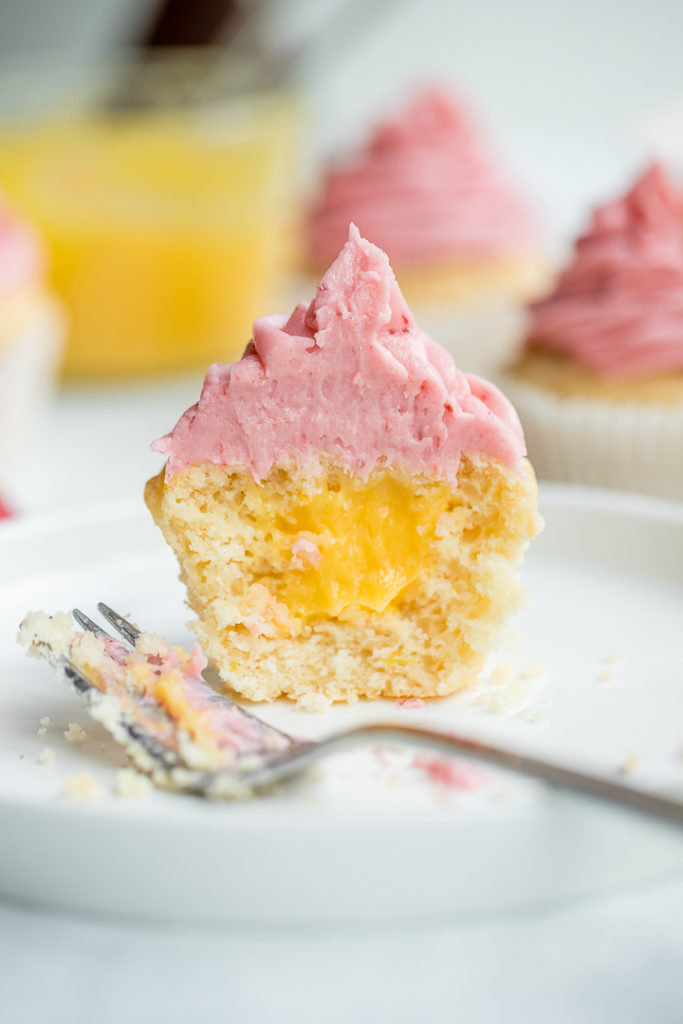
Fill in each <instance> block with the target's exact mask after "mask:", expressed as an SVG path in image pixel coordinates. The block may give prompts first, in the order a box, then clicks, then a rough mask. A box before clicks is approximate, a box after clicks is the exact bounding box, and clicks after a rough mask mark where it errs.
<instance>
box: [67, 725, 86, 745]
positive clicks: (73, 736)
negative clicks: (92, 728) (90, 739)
mask: <svg viewBox="0 0 683 1024" xmlns="http://www.w3.org/2000/svg"><path fill="white" fill-rule="evenodd" d="M87 735H88V734H87V733H86V731H85V729H84V728H83V727H82V726H81V725H79V723H78V722H69V728H68V729H65V730H64V739H65V740H66V741H67V743H82V742H83V740H84V739H85V738H86V737H87Z"/></svg>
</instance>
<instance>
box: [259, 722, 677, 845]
mask: <svg viewBox="0 0 683 1024" xmlns="http://www.w3.org/2000/svg"><path fill="white" fill-rule="evenodd" d="M371 740H399V741H403V742H404V743H408V744H411V745H415V746H419V747H428V748H429V749H431V750H439V751H441V752H443V753H445V754H461V755H465V756H467V757H471V758H473V759H474V760H477V761H483V762H484V763H485V764H489V765H495V766H496V767H497V768H504V769H506V770H508V771H512V772H517V773H518V774H521V775H526V776H528V777H530V778H533V779H542V780H543V781H544V782H548V783H550V784H551V785H553V786H558V787H560V788H562V789H567V790H571V791H572V792H575V793H581V794H584V795H586V796H590V797H595V798H597V799H599V800H603V801H605V802H607V803H611V804H618V805H619V806H621V807H626V808H630V809H631V810H636V811H641V812H643V813H645V814H649V815H652V816H654V817H656V818H660V819H664V820H666V821H669V822H674V823H675V824H677V825H683V803H681V802H680V801H677V800H671V799H669V798H668V797H664V796H658V795H657V794H656V793H648V792H646V791H644V790H641V789H635V788H634V787H633V786H627V785H625V784H624V783H622V782H616V781H613V780H611V779H608V778H605V777H603V776H600V775H592V774H590V773H588V772H580V771H576V770H575V769H574V768H568V767H566V766H564V765H560V764H556V763H554V762H552V761H545V760H542V759H540V758H537V757H531V756H529V755H527V754H522V753H519V752H518V751H514V750H509V749H506V748H505V747H499V746H496V745H495V744H492V743H485V742H483V741H481V740H475V739H471V738H469V737H466V736H457V735H454V734H453V733H442V732H438V731H436V730H434V729H424V728H420V727H419V726H410V725H394V724H393V723H377V724H374V725H360V726H357V727H356V728H354V729H349V730H347V731H345V732H340V733H336V734H334V735H332V736H328V737H327V738H326V739H324V740H321V741H320V742H318V743H310V744H303V745H302V746H301V747H300V748H299V750H297V751H294V752H292V751H290V752H288V753H287V754H286V755H285V757H283V758H281V759H277V760H273V761H271V762H270V763H269V764H268V765H267V766H265V767H263V768H260V769H258V770H257V771H255V772H254V773H253V775H251V776H250V778H249V783H250V785H253V786H254V787H255V788H259V787H261V786H267V785H269V784H270V783H272V782H278V781H281V780H283V779H286V778H289V777H291V776H293V775H298V774H299V773H300V772H301V771H303V770H304V769H305V768H306V767H307V766H308V765H309V764H312V763H313V762H314V761H317V760H319V759H320V758H322V757H325V756H326V755H327V754H328V753H332V752H333V751H334V750H337V749H339V748H342V747H349V746H357V745H359V744H363V743H368V742H369V741H371Z"/></svg>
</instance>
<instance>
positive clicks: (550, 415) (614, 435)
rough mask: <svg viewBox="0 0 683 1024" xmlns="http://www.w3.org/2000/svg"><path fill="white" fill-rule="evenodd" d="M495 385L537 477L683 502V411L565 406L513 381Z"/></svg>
mask: <svg viewBox="0 0 683 1024" xmlns="http://www.w3.org/2000/svg"><path fill="white" fill-rule="evenodd" d="M497 383H498V384H499V386H500V387H501V389H502V390H503V391H504V393H505V394H506V395H507V397H508V398H509V399H510V401H511V402H512V404H513V405H514V406H515V408H516V409H517V412H518V414H519V418H520V420H521V421H522V426H523V428H524V433H525V436H526V443H527V448H528V451H529V458H530V459H531V461H532V463H533V465H534V468H535V470H536V474H537V476H538V477H540V478H542V479H547V480H565V481H569V482H572V483H582V484H589V485H591V486H596V487H615V488H619V489H620V490H630V491H639V492H640V493H642V494H651V495H656V496H658V497H660V498H673V499H675V500H678V501H683V403H681V404H680V405H663V404H661V405H655V404H654V403H651V404H642V405H637V404H635V403H634V404H626V403H616V402H608V401H599V400H595V399H583V398H562V397H559V396H556V395H554V394H552V393H550V392H547V391H543V390H541V389H540V388H536V387H532V386H531V385H528V384H525V383H523V382H521V381H519V380H517V379H515V378H514V377H512V376H509V375H504V376H500V377H499V378H498V380H497Z"/></svg>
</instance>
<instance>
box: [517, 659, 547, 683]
mask: <svg viewBox="0 0 683 1024" xmlns="http://www.w3.org/2000/svg"><path fill="white" fill-rule="evenodd" d="M546 672H547V668H546V666H545V665H544V664H543V662H542V661H529V662H527V664H526V665H525V666H524V667H523V668H522V670H521V672H520V673H519V674H520V677H521V678H522V679H539V678H540V677H541V676H544V675H545V674H546Z"/></svg>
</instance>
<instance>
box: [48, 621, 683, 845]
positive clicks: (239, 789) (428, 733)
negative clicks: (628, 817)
mask: <svg viewBox="0 0 683 1024" xmlns="http://www.w3.org/2000/svg"><path fill="white" fill-rule="evenodd" d="M97 607H98V610H99V611H100V613H101V615H102V616H103V617H104V618H105V619H106V620H107V622H108V623H109V624H110V625H111V626H113V628H114V629H115V630H116V632H117V633H118V634H119V636H120V637H121V638H122V639H123V641H124V642H125V644H126V645H128V646H126V648H125V649H126V650H127V651H130V650H133V649H134V648H135V644H136V642H137V641H138V639H139V638H140V636H141V630H139V629H138V628H137V626H134V625H133V624H132V623H131V622H129V621H128V620H127V619H125V618H124V617H123V616H122V615H119V614H118V612H115V611H114V610H113V609H112V608H110V607H109V606H108V605H106V604H104V603H99V604H98V605H97ZM73 616H74V618H75V619H76V621H77V622H78V623H79V625H80V626H82V627H83V629H84V630H87V631H88V632H90V633H92V634H94V635H95V636H96V637H99V638H101V639H102V640H103V641H104V642H105V643H106V644H109V645H110V649H112V650H114V648H111V645H118V647H119V648H121V646H122V645H121V641H120V640H118V639H117V638H115V637H112V636H111V634H109V633H107V632H105V630H103V629H102V628H101V627H100V626H98V625H97V624H96V623H95V622H93V620H92V619H90V618H89V617H88V616H87V615H85V614H84V612H82V611H80V610H79V609H74V611H73ZM33 647H34V650H37V653H39V654H41V655H43V656H44V657H47V658H48V660H50V661H51V662H52V664H53V665H56V666H57V667H58V668H59V669H60V670H61V671H62V672H63V674H64V675H66V676H67V678H68V679H70V680H71V682H72V683H73V684H74V686H75V687H76V689H77V690H78V691H79V692H80V693H82V694H85V695H86V696H87V698H88V702H89V710H90V712H91V714H92V715H93V717H95V718H96V719H97V720H98V721H100V722H102V724H103V725H104V726H105V727H106V728H107V729H108V730H109V732H110V733H111V734H112V735H113V736H114V738H115V739H116V740H117V741H118V742H120V743H121V744H122V745H123V746H124V747H125V748H126V749H127V751H128V753H129V754H130V755H131V757H132V759H133V760H134V762H135V763H136V764H137V765H138V767H140V768H142V769H143V770H144V771H146V772H147V773H148V774H149V775H151V776H152V778H153V779H154V781H155V782H157V784H159V785H162V786H165V787H167V788H172V789H177V790H182V791H186V792H192V793H198V794H201V795H203V796H208V797H213V798H221V797H233V796H238V797H242V796H246V795H249V794H252V793H255V792H257V791H259V790H263V789H266V788H268V787H269V786H272V785H273V784H275V783H279V782H284V781H286V780H289V779H292V778H294V777H296V776H299V775H301V774H302V773H303V772H304V771H305V770H306V769H307V768H308V767H309V766H310V765H311V764H313V763H314V762H315V761H319V760H320V759H322V758H324V757H326V756H327V755H328V754H331V753H334V752H335V751H337V750H339V749H341V748H344V747H350V746H355V745H359V744H367V743H368V742H370V741H373V742H376V741H382V740H384V741H386V740H390V741H393V742H400V743H403V744H409V745H413V746H419V747H427V748H430V749H431V750H436V751H439V752H440V753H443V754H450V755H453V754H455V755H464V756H465V757H468V758H473V759H475V760H477V761H481V762H484V763H485V764H488V765H494V766H495V767H497V768H503V769H506V770H508V771H512V772H516V773H519V774H521V775H525V776H528V777H531V778H534V779H541V780H543V781H545V782H547V783H550V784H551V785H553V786H556V787H561V788H563V789H568V790H572V791H574V792H578V793H582V794H585V795H586V796H589V797H594V798H598V799H600V800H603V801H607V802H609V803H612V804H618V805H621V806H622V807H626V808H630V809H633V810H636V811H641V812H644V813H646V814H649V815H653V816H655V817H658V818H661V819H665V820H667V821H670V822H675V823H676V824H678V825H683V803H681V802H680V801H677V800H672V799H669V798H668V797H665V796H661V795H658V794H656V793H650V792H646V791H644V790H640V789H636V788H634V787H632V786H628V785H626V784H625V783H623V782H619V781H615V780H612V779H610V778H607V777H603V776H598V775H592V774H589V773H586V772H580V771H577V770H575V769H573V768H570V767H567V766H565V765H561V764H555V763H553V762H550V761H545V760H542V759H539V758H535V757H531V756H529V755H527V754H524V753H522V752H519V751H514V750H509V749H506V748H505V747H500V746H497V745H494V744H491V743H485V742H482V741H481V740H475V739H471V738H470V737H467V736H459V735H455V734H453V733H445V732H438V731H436V730H433V729H425V728H420V727H417V726H409V725H400V724H394V723H377V724H371V725H362V726H356V727H355V728H352V729H348V730H346V731H344V732H339V733H335V734H333V735H331V736H328V737H326V738H325V739H323V740H318V741H315V742H314V741H311V740H301V739H296V738H295V737H293V736H291V735H289V734H288V733H286V732H283V731H282V730H280V729H276V728H275V727H274V726H272V725H268V724H267V723H266V722H264V721H263V720H262V719H260V718H258V717H257V716H256V715H254V714H252V713H251V712H250V711H246V710H245V709H244V708H242V707H240V706H239V705H237V704H235V703H234V702H233V701H231V700H230V699H229V698H228V697H227V696H226V695H225V694H223V693H220V692H219V691H218V690H216V689H215V688H214V687H213V686H211V685H210V684H209V683H208V682H207V681H206V680H205V679H204V678H201V677H199V676H198V677H197V678H196V679H192V680H191V683H192V687H193V699H194V700H198V701H200V702H201V703H202V706H203V707H204V708H205V709H206V710H207V711H208V713H209V715H210V718H211V721H212V722H213V723H214V724H215V725H216V726H217V728H218V729H219V731H220V730H222V733H221V741H224V747H223V748H222V749H223V751H224V753H225V756H224V757H222V760H221V757H219V759H218V761H217V762H215V763H213V764H211V765H210V766H209V767H207V766H206V764H205V763H204V762H205V760H206V759H205V758H204V757H203V754H202V751H201V749H198V748H197V743H196V741H193V740H192V738H191V737H189V736H188V735H187V734H183V732H182V730H179V729H178V727H177V723H176V722H174V721H173V720H172V719H171V718H169V716H168V714H167V712H166V711H165V710H164V709H163V708H161V707H158V706H154V704H150V702H149V700H141V699H139V696H138V695H136V694H135V693H134V692H126V693H124V694H121V693H115V692H109V691H107V692H103V691H102V687H101V684H100V685H97V684H96V682H95V681H94V680H93V679H92V678H89V676H88V673H87V672H85V671H84V670H83V668H82V667H78V666H77V665H75V664H74V663H73V661H72V660H71V659H70V658H69V657H68V656H63V655H62V656H57V657H55V656H54V652H53V651H51V650H50V649H49V644H46V643H44V642H43V641H40V640H35V641H34V643H33ZM236 739H238V740H239V742H237V743H236V742H234V741H235V740H236Z"/></svg>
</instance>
